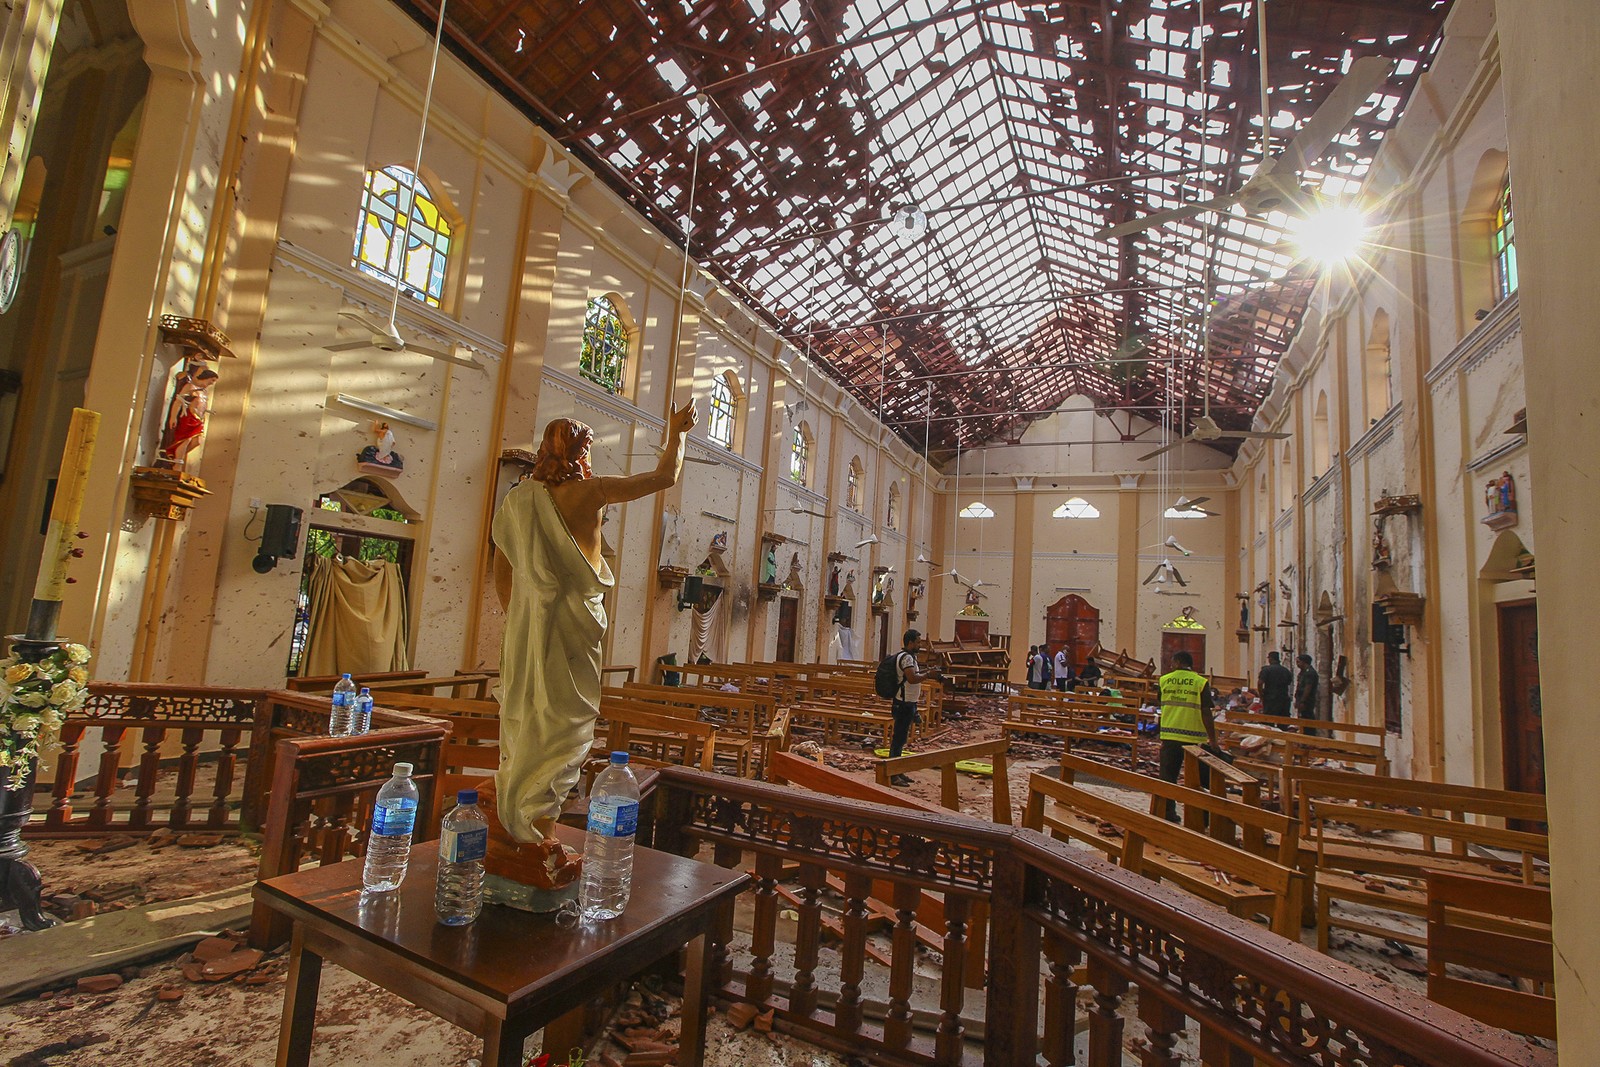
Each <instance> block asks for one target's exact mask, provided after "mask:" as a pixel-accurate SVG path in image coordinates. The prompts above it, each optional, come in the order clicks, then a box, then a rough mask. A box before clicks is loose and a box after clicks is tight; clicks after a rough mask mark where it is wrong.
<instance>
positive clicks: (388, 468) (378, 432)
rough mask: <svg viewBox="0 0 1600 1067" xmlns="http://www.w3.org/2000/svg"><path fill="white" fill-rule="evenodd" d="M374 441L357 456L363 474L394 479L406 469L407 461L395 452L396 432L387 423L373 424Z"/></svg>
mask: <svg viewBox="0 0 1600 1067" xmlns="http://www.w3.org/2000/svg"><path fill="white" fill-rule="evenodd" d="M372 441H373V443H372V444H370V445H368V446H367V447H366V448H363V449H362V450H361V452H360V454H359V455H357V456H356V462H357V463H358V464H360V465H361V469H362V471H363V472H365V473H367V474H384V475H389V476H391V477H392V476H394V475H396V474H399V473H401V472H402V471H404V470H405V469H406V461H405V460H404V459H403V458H402V457H401V455H400V453H398V452H396V451H395V450H394V430H392V429H390V427H389V424H388V423H387V422H385V421H383V420H381V419H380V420H379V421H377V422H375V423H373V424H372Z"/></svg>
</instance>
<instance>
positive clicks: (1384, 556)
mask: <svg viewBox="0 0 1600 1067" xmlns="http://www.w3.org/2000/svg"><path fill="white" fill-rule="evenodd" d="M1393 561H1394V555H1393V553H1391V552H1390V551H1389V539H1388V538H1387V537H1385V536H1384V535H1383V516H1382V515H1379V516H1378V517H1377V518H1375V519H1373V520H1372V565H1373V566H1374V567H1377V568H1382V567H1387V566H1388V565H1389V564H1390V563H1392V562H1393Z"/></svg>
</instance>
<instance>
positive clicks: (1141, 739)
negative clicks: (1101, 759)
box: [1001, 692, 1158, 767]
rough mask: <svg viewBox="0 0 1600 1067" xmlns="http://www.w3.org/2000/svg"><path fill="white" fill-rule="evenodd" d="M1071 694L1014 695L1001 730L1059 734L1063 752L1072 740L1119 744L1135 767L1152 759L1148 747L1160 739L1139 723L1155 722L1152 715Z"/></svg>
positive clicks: (1008, 702)
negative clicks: (1142, 730) (1141, 728)
mask: <svg viewBox="0 0 1600 1067" xmlns="http://www.w3.org/2000/svg"><path fill="white" fill-rule="evenodd" d="M1071 695H1072V694H1060V695H1057V696H1045V695H1040V694H1038V693H1035V692H1026V693H1014V694H1012V695H1011V696H1010V697H1008V698H1007V701H1006V706H1007V716H1008V718H1007V719H1006V721H1005V722H1004V723H1002V724H1001V731H1002V733H1004V734H1005V735H1006V736H1008V737H1011V736H1015V735H1017V734H1025V733H1037V734H1043V735H1045V736H1048V737H1059V738H1061V739H1062V740H1063V741H1064V742H1066V744H1065V745H1064V746H1063V751H1068V750H1070V749H1071V747H1072V744H1073V742H1092V743H1097V744H1103V745H1120V746H1123V747H1125V748H1127V749H1128V756H1129V758H1130V759H1131V760H1132V762H1133V764H1134V766H1136V767H1137V766H1139V765H1140V763H1141V762H1142V761H1147V760H1148V759H1149V757H1148V754H1147V751H1146V750H1149V749H1153V748H1155V747H1156V746H1157V744H1158V741H1157V739H1156V737H1155V735H1154V734H1141V733H1140V732H1139V729H1138V725H1139V723H1141V722H1153V721H1154V716H1153V715H1150V714H1147V713H1144V712H1141V711H1139V709H1138V708H1136V707H1130V708H1125V707H1105V706H1100V705H1095V704H1084V703H1080V702H1078V701H1076V700H1069V699H1065V698H1066V697H1068V696H1071ZM1124 719H1132V720H1133V721H1132V722H1125V721H1123V720H1124ZM1030 726H1031V727H1035V728H1034V729H1030Z"/></svg>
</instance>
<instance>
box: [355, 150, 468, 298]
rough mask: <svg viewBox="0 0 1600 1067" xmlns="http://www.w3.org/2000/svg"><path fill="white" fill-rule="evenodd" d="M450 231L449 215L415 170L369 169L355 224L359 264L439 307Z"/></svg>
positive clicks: (446, 263)
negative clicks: (356, 223)
mask: <svg viewBox="0 0 1600 1067" xmlns="http://www.w3.org/2000/svg"><path fill="white" fill-rule="evenodd" d="M413 216H414V217H413ZM408 220H409V222H410V229H409V231H408V230H407V222H408ZM450 234H451V230H450V223H449V221H448V220H447V219H445V217H444V215H443V214H441V213H440V211H439V205H438V204H437V203H436V202H435V201H434V198H433V194H432V193H431V192H430V191H429V190H428V187H427V186H426V185H425V184H423V182H422V180H421V179H419V178H418V177H417V176H416V175H415V174H413V173H412V172H411V171H409V170H407V169H406V168H405V167H400V166H389V167H383V168H381V169H379V170H369V171H367V184H366V188H365V189H364V190H363V191H362V194H361V220H360V224H359V226H358V227H357V229H356V247H355V256H354V263H355V266H356V268H357V269H358V270H360V271H361V272H362V273H364V274H370V275H372V276H373V277H375V278H381V279H382V280H383V281H384V282H385V283H387V284H389V285H394V284H395V282H396V281H399V283H400V287H401V291H402V292H404V293H405V294H406V295H408V296H410V297H412V298H413V299H416V300H421V301H422V302H423V303H426V304H430V305H432V306H433V307H439V306H440V302H441V301H442V300H443V298H444V278H445V268H446V266H447V265H448V264H449V259H450ZM402 245H403V246H404V248H402Z"/></svg>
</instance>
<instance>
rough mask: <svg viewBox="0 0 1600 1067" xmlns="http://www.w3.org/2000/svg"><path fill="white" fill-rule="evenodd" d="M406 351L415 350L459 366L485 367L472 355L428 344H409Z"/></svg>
mask: <svg viewBox="0 0 1600 1067" xmlns="http://www.w3.org/2000/svg"><path fill="white" fill-rule="evenodd" d="M405 351H407V352H415V353H417V355H419V356H430V357H432V358H433V359H438V360H443V361H444V362H446V363H454V364H455V365H456V366H458V367H470V368H472V369H473V370H482V369H483V364H482V363H479V362H478V361H477V360H475V359H473V358H472V357H471V356H458V355H456V354H455V353H454V352H446V351H444V350H442V349H438V348H430V347H429V346H427V345H413V344H407V345H406V347H405ZM468 351H469V352H470V351H471V349H468Z"/></svg>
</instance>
